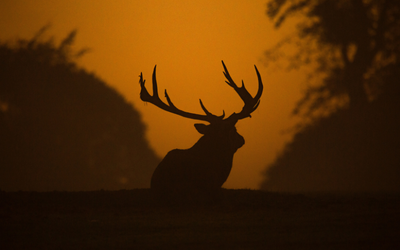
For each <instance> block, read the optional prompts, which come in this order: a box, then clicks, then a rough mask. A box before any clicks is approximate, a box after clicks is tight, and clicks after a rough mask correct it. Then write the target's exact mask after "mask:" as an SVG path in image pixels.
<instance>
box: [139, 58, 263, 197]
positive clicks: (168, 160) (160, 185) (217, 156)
mask: <svg viewBox="0 0 400 250" xmlns="http://www.w3.org/2000/svg"><path fill="white" fill-rule="evenodd" d="M222 65H223V67H224V72H223V73H224V75H225V77H226V79H227V81H226V83H227V84H228V85H229V86H230V87H232V88H233V89H234V90H235V91H236V93H237V94H238V95H239V97H240V98H241V99H242V100H243V102H244V105H243V108H242V110H241V111H240V112H238V113H233V114H231V115H230V116H229V117H227V118H225V112H223V114H222V115H221V116H217V115H214V114H212V113H211V112H209V111H208V110H207V109H206V107H205V106H204V104H203V102H202V101H201V99H200V106H201V108H202V109H203V111H204V114H195V113H190V112H186V111H183V110H181V109H179V108H177V107H176V106H175V105H174V104H173V103H172V101H171V99H170V97H169V96H168V94H167V91H166V90H165V98H166V100H167V103H165V102H163V101H162V100H161V99H160V97H159V95H158V88H157V80H156V66H155V67H154V71H153V95H150V94H149V92H148V91H147V89H146V87H145V80H144V79H143V75H142V73H140V80H139V83H140V86H141V92H140V98H141V99H142V101H145V102H150V103H152V104H154V105H155V106H157V107H159V108H161V109H163V110H165V111H168V112H170V113H174V114H177V115H180V116H182V117H186V118H189V119H194V120H200V121H205V122H208V123H209V124H200V123H197V124H195V127H196V129H197V131H198V132H199V133H201V134H203V135H204V136H203V137H201V138H200V140H199V141H198V142H197V143H196V144H195V145H194V146H193V147H192V148H190V149H187V150H179V149H175V150H172V151H170V152H169V153H168V154H167V155H166V157H165V158H164V159H163V161H162V162H161V163H160V164H159V165H158V167H157V168H156V170H155V171H154V174H153V177H152V182H151V187H152V188H153V189H159V190H163V191H165V190H167V189H174V190H176V189H190V188H192V189H193V188H196V189H210V188H211V189H212V188H220V187H221V186H222V184H223V183H224V182H225V181H226V179H227V178H228V176H229V173H230V171H231V168H232V160H233V155H234V153H235V152H236V150H237V149H238V148H240V147H241V146H242V145H243V144H244V139H243V137H242V136H241V135H239V134H238V133H237V131H236V128H235V124H236V123H237V122H238V121H239V120H241V119H244V118H247V117H251V113H252V112H254V110H256V109H257V107H258V105H259V104H260V97H261V94H262V92H263V84H262V81H261V76H260V73H259V72H258V69H257V67H256V66H254V67H255V70H256V73H257V77H258V91H257V94H256V95H255V97H252V96H251V94H250V93H249V92H248V91H247V89H246V88H245V86H244V83H243V81H242V86H241V87H238V86H237V85H236V84H235V82H234V81H233V80H232V77H231V76H230V74H229V72H228V69H227V68H226V66H225V64H224V62H223V61H222Z"/></svg>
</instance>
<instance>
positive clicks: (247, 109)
mask: <svg viewBox="0 0 400 250" xmlns="http://www.w3.org/2000/svg"><path fill="white" fill-rule="evenodd" d="M222 65H223V66H224V70H225V71H224V75H225V77H226V79H227V81H226V83H227V84H228V85H229V86H231V87H232V88H233V89H234V90H235V91H236V93H238V95H239V96H240V98H241V99H242V100H243V102H244V106H243V108H242V110H241V111H240V112H239V113H233V114H232V115H230V116H229V117H228V118H227V120H228V119H230V120H234V121H238V120H240V119H243V118H246V117H251V115H250V114H251V113H252V112H253V111H254V110H256V109H257V107H258V105H259V104H260V97H261V94H262V92H263V88H264V87H263V84H262V81H261V76H260V72H258V69H257V66H255V65H254V68H255V69H256V73H257V77H258V91H257V94H256V96H255V97H254V98H253V97H252V96H251V94H250V93H249V91H247V89H246V88H245V86H244V82H243V80H242V87H238V86H237V85H236V84H235V82H234V81H233V80H232V77H231V76H230V74H229V72H228V69H227V68H226V66H225V64H224V61H222Z"/></svg>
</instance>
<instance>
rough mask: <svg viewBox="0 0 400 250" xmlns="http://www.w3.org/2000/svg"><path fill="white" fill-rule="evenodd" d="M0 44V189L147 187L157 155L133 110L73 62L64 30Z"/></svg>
mask: <svg viewBox="0 0 400 250" xmlns="http://www.w3.org/2000/svg"><path fill="white" fill-rule="evenodd" d="M46 29H47V27H45V28H43V29H42V30H41V31H40V32H38V35H36V36H35V37H34V38H33V39H31V40H26V39H20V40H17V41H16V42H15V43H13V44H11V43H1V44H0V138H1V140H0V152H1V157H0V188H1V189H3V190H10V191H11V190H34V191H51V190H67V191H71V190H96V189H110V190H113V189H114V190H115V189H125V188H139V187H149V184H150V177H151V173H152V172H153V170H154V167H153V166H155V165H156V164H157V162H159V159H158V158H157V156H156V155H155V153H154V152H153V151H152V150H151V149H150V148H149V145H148V142H147V141H146V139H145V137H144V133H145V126H144V124H143V123H142V121H141V118H140V115H139V113H138V112H137V111H136V110H135V109H133V108H132V106H131V104H129V103H127V102H126V100H124V98H123V97H122V96H121V95H120V94H119V93H117V92H116V91H115V90H114V89H112V88H110V87H109V86H107V85H106V83H104V82H103V81H101V80H100V79H99V78H98V77H96V76H95V75H94V74H91V73H88V72H86V71H85V70H84V69H81V68H79V67H78V66H77V64H76V62H75V58H76V57H79V56H82V55H83V54H84V53H85V52H86V51H87V49H84V50H81V51H78V52H77V53H74V51H73V50H72V45H73V42H74V38H75V36H76V31H72V32H71V33H70V34H69V35H68V36H67V37H66V38H65V39H64V40H63V41H61V43H60V45H59V46H56V45H55V44H54V42H53V41H52V39H49V40H47V41H43V39H41V37H42V34H43V32H44V31H45V30H46Z"/></svg>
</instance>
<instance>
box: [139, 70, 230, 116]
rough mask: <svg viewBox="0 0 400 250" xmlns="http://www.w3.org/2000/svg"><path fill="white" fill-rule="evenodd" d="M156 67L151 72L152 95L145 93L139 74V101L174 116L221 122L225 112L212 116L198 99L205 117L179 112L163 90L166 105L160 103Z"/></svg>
mask: <svg viewBox="0 0 400 250" xmlns="http://www.w3.org/2000/svg"><path fill="white" fill-rule="evenodd" d="M156 67H157V65H156V66H154V70H153V95H150V94H149V92H148V91H147V89H146V87H145V82H146V80H143V74H142V73H140V76H139V77H140V79H139V83H140V87H141V91H140V99H142V101H145V102H150V103H152V104H154V105H156V106H157V107H159V108H161V109H163V110H165V111H168V112H171V113H174V114H177V115H180V116H183V117H186V118H190V119H195V120H201V121H207V122H210V123H211V122H212V121H215V120H222V119H223V118H224V117H225V112H223V114H222V116H216V115H213V114H212V113H210V112H209V111H208V110H207V109H206V107H205V106H204V105H203V102H202V101H201V99H200V106H201V108H202V109H203V111H204V113H205V115H200V114H194V113H189V112H186V111H183V110H180V109H178V108H177V107H176V106H175V105H174V104H173V103H172V101H171V99H170V98H169V96H168V94H167V90H165V98H166V99H167V102H168V104H166V103H164V102H163V101H161V99H160V97H159V96H158V89H157V80H156Z"/></svg>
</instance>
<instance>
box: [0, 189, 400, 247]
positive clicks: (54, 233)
mask: <svg viewBox="0 0 400 250" xmlns="http://www.w3.org/2000/svg"><path fill="white" fill-rule="evenodd" d="M399 247H400V195H399V194H394V195H389V194H385V195H382V194H381V195H376V194H375V195H328V194H323V195H316V194H313V195H294V194H278V193H266V192H261V191H252V190H223V191H222V195H221V199H220V200H219V201H214V202H208V203H201V204H195V203H190V204H184V205H182V204H181V205H173V204H160V203H158V202H157V201H155V200H154V198H153V197H152V195H151V194H150V191H149V190H146V189H142V190H123V191H95V192H50V193H34V192H13V193H8V192H1V191H0V249H400V248H399Z"/></svg>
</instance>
